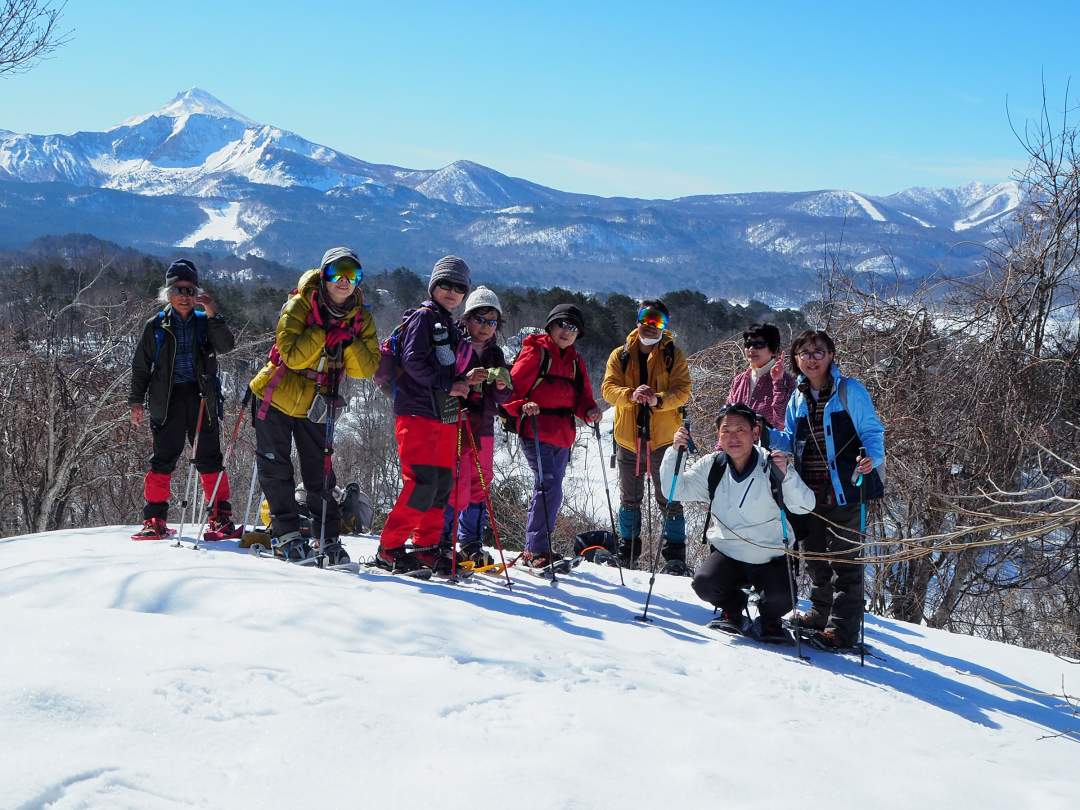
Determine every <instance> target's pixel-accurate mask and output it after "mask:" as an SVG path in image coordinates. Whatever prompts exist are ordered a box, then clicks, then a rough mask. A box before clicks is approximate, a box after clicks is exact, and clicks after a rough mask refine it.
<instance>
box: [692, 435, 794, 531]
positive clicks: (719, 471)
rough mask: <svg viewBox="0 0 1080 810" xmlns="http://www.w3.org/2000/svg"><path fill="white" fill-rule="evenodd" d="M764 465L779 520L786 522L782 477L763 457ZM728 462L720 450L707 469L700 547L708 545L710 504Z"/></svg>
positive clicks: (768, 459)
mask: <svg viewBox="0 0 1080 810" xmlns="http://www.w3.org/2000/svg"><path fill="white" fill-rule="evenodd" d="M765 465H766V466H767V467H768V468H769V491H770V492H772V497H773V500H774V501H776V505H777V506H779V507H780V519H781V520H786V517H785V515H786V512H785V508H784V489H783V483H784V476H782V475H781V474H780V470H779V469H777V468H776V466H775V465H774V464H773V463H772V459H770V458H769V457H768V456H766V457H765ZM727 468H728V461H727V453H725V452H723V451H722V450H721V451H720V452H718V453H717V454H716V455H715V456H713V461H712V465H711V466H710V467H709V505H708V508H707V509H706V511H705V526H704V527H703V528H702V530H701V543H702V545H706V546H707V545H708V544H709V540H708V538H707V537H706V536H705V535H706V532H708V531H709V526H710V525H711V524H712V502H713V498H714V497H715V496H716V488H717V487H719V486H720V481H721V480H723V478H724V473H725V472H727Z"/></svg>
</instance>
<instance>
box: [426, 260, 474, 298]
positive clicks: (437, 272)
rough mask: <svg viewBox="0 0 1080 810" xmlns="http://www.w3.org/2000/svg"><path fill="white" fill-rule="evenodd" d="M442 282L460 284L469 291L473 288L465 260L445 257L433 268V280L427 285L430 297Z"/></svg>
mask: <svg viewBox="0 0 1080 810" xmlns="http://www.w3.org/2000/svg"><path fill="white" fill-rule="evenodd" d="M440 281H449V282H451V283H453V284H460V285H461V286H463V287H465V288H466V289H468V288H469V287H471V286H472V285H471V284H470V283H469V265H467V264H465V260H464V259H459V258H458V257H457V256H443V257H442V258H441V259H439V260H438V261H437V262H435V266H434V267H433V268H431V279H430V280H429V281H428V285H427V290H428V295H431V293H432V291H433V290H434V289H435V285H436V284H438V283H439V282H440Z"/></svg>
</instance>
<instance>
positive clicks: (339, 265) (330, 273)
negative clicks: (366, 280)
mask: <svg viewBox="0 0 1080 810" xmlns="http://www.w3.org/2000/svg"><path fill="white" fill-rule="evenodd" d="M323 275H324V276H325V277H326V280H327V281H329V282H330V283H331V284H336V283H337V282H339V281H347V282H349V283H350V284H359V283H360V281H361V279H363V277H364V270H363V268H362V267H360V265H358V264H357V263H356V262H354V261H353V260H352V259H338V260H337V261H336V262H331V263H330V264H328V265H326V269H325V270H323Z"/></svg>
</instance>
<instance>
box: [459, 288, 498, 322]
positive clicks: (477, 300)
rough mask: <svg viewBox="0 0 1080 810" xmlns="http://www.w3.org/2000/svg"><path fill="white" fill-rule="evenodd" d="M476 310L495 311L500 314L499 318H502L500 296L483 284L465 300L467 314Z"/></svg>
mask: <svg viewBox="0 0 1080 810" xmlns="http://www.w3.org/2000/svg"><path fill="white" fill-rule="evenodd" d="M476 309H493V310H495V311H496V312H498V313H499V317H500V318H501V317H502V314H503V313H502V305H501V304H500V303H499V296H497V295H496V294H495V293H494V292H492V291H491V290H489V289H488V288H487V287H485V286H484V285H483V284H481V285H480V286H479V287H477V288H476V289H475V290H473V291H472V292H471V293H469V297H468V298H466V299H465V314H466V315H468V314H469V313H470V312H472V311H473V310H476Z"/></svg>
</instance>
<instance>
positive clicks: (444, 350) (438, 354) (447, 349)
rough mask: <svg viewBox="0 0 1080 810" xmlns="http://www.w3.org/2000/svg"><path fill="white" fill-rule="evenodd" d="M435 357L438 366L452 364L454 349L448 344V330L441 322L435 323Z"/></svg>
mask: <svg viewBox="0 0 1080 810" xmlns="http://www.w3.org/2000/svg"><path fill="white" fill-rule="evenodd" d="M433 342H434V344H435V359H436V360H437V361H438V363H439V365H440V366H452V365H453V364H454V360H455V359H456V358H455V357H454V349H453V347H451V345H450V330H449V329H447V328H446V326H445V325H444V324H442V323H439V322H436V324H435V335H434V341H433Z"/></svg>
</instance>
